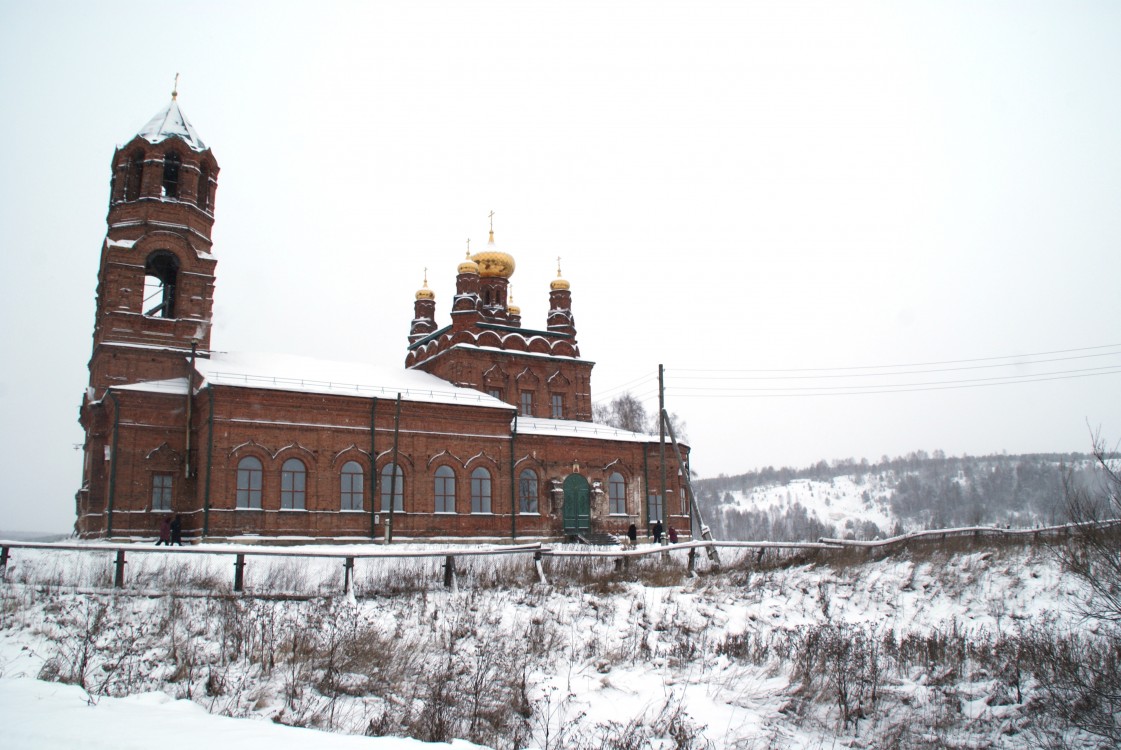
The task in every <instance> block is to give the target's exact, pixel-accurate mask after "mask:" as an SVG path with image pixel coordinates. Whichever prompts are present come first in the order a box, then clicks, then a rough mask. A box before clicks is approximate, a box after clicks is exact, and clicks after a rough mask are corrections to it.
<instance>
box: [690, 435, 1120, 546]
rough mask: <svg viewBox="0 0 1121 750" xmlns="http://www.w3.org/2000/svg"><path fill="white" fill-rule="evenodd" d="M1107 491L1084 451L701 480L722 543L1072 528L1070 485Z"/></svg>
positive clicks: (923, 458)
mask: <svg viewBox="0 0 1121 750" xmlns="http://www.w3.org/2000/svg"><path fill="white" fill-rule="evenodd" d="M1068 481H1069V482H1071V483H1072V486H1086V487H1094V486H1100V483H1101V482H1102V476H1101V471H1100V467H1099V466H1098V465H1097V464H1096V462H1095V461H1094V460H1093V459H1092V458H1091V457H1090V456H1086V455H1082V454H1061V455H1060V454H1039V455H1024V456H1005V455H999V456H983V457H970V456H962V457H960V458H958V457H947V456H944V455H942V454H940V453H938V452H936V453H935V455H934V456H928V455H926V454H925V453H916V454H911V455H910V456H907V457H904V458H897V459H887V458H884V459H882V460H881V461H880V462H879V463H877V464H869V463H868V462H867V461H862V462H860V463H856V462H854V461H851V460H849V461H843V462H835V463H833V464H826V463H825V462H824V461H823V462H819V463H818V464H816V465H815V466H811V467H808V468H805V469H797V470H796V469H780V470H775V469H772V468H767V469H763V470H760V471H757V472H749V473H747V474H742V475H739V476H732V477H728V476H721V477H717V478H712V479H700V480H697V482H696V483H695V484H696V491H697V495H698V498H699V500H700V502H701V507H702V508H703V509H704V510H705V512H706V513H707V515H708V517H709V518H708V522H709V524H710V525H711V526H712V528H713V530H714V532H715V533H716V534H717V536H718V537H720V538H725V539H745V540H756V539H771V540H777V539H784V540H811V539H816V538H817V537H820V536H829V537H846V538H854V539H874V538H876V537H887V536H892V535H896V534H900V533H903V532H908V531H916V530H920V529H931V528H947V527H952V526H964V525H998V526H1001V527H1005V526H1011V527H1013V528H1017V527H1021V528H1022V527H1034V526H1037V525H1041V524H1044V525H1050V524H1055V523H1062V522H1065V521H1066V520H1067V519H1066V507H1065V493H1064V490H1063V487H1064V482H1068Z"/></svg>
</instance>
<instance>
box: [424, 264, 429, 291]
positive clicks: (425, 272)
mask: <svg viewBox="0 0 1121 750" xmlns="http://www.w3.org/2000/svg"><path fill="white" fill-rule="evenodd" d="M424 288H425V289H427V288H428V266H425V267H424Z"/></svg>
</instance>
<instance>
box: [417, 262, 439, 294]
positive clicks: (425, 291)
mask: <svg viewBox="0 0 1121 750" xmlns="http://www.w3.org/2000/svg"><path fill="white" fill-rule="evenodd" d="M416 298H417V299H418V300H420V299H436V293H435V292H433V291H432V290H431V289H429V288H428V269H427V268H426V269H424V286H423V287H422V288H420V289H417V292H416Z"/></svg>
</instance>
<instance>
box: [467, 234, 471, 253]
mask: <svg viewBox="0 0 1121 750" xmlns="http://www.w3.org/2000/svg"><path fill="white" fill-rule="evenodd" d="M467 257H468V258H470V257H471V238H470V237H468V238H467Z"/></svg>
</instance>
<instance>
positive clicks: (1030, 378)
mask: <svg viewBox="0 0 1121 750" xmlns="http://www.w3.org/2000/svg"><path fill="white" fill-rule="evenodd" d="M1099 370H1100V371H1099ZM1069 372H1070V373H1076V374H1061V373H1045V374H1040V375H1013V376H1008V377H1004V378H978V379H975V380H948V381H941V382H939V381H935V383H932V384H922V383H912V384H899V385H892V384H884V385H874V386H836V387H834V388H833V389H832V390H826V389H824V388H745V389H700V388H685V387H682V386H668V387H667V390H668V391H671V392H673V393H674V395H675V396H677V397H679V398H726V399H727V398H792V397H805V396H868V395H875V394H882V393H912V392H918V391H946V390H956V389H962V388H990V387H993V386H1001V385H1020V384H1022V383H1041V382H1045V381H1050V380H1075V379H1079V378H1092V377H1098V376H1101V375H1118V374H1121V368H1117V369H1110V368H1090V369H1087V370H1071V371H1069ZM1015 378H1020V379H1015ZM988 381H999V382H988ZM844 388H848V390H841V389H844ZM873 388H878V389H881V390H868V389H873ZM678 390H706V391H708V392H707V393H677V391H678ZM726 390H732V391H752V392H751V393H739V392H734V393H726V392H724V391H726ZM758 391H766V392H765V393H759V392H758ZM791 391H798V392H796V393H791Z"/></svg>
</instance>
